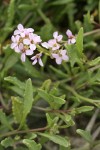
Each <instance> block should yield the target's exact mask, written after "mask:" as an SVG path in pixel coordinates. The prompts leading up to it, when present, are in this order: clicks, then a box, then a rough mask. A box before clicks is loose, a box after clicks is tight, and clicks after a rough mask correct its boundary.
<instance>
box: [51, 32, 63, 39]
mask: <svg viewBox="0 0 100 150" xmlns="http://www.w3.org/2000/svg"><path fill="white" fill-rule="evenodd" d="M53 37H54V39H56V40H57V42H61V40H62V38H63V36H62V35H58V32H57V31H56V32H54V33H53Z"/></svg>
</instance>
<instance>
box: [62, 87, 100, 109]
mask: <svg viewBox="0 0 100 150" xmlns="http://www.w3.org/2000/svg"><path fill="white" fill-rule="evenodd" d="M63 87H64V88H65V89H67V90H68V91H70V92H71V93H73V95H75V96H76V97H78V98H79V99H81V100H83V101H86V102H89V103H91V104H95V105H96V106H97V104H96V103H100V100H94V99H90V98H87V97H84V96H81V95H79V94H78V93H77V92H76V91H75V90H74V89H73V88H72V87H70V86H68V85H67V86H66V85H63Z"/></svg>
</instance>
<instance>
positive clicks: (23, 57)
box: [21, 53, 26, 62]
mask: <svg viewBox="0 0 100 150" xmlns="http://www.w3.org/2000/svg"><path fill="white" fill-rule="evenodd" d="M25 59H26V55H25V53H22V54H21V61H22V62H25Z"/></svg>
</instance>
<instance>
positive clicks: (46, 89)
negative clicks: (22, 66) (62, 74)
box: [41, 79, 51, 92]
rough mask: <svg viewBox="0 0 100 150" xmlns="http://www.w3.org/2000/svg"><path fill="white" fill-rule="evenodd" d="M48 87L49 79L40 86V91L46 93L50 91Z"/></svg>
mask: <svg viewBox="0 0 100 150" xmlns="http://www.w3.org/2000/svg"><path fill="white" fill-rule="evenodd" d="M50 85H51V80H50V79H48V80H45V81H44V82H43V84H42V86H41V89H42V90H45V91H47V92H48V91H49V89H50Z"/></svg>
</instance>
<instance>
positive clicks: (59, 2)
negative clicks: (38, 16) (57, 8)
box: [51, 0, 73, 5]
mask: <svg viewBox="0 0 100 150" xmlns="http://www.w3.org/2000/svg"><path fill="white" fill-rule="evenodd" d="M72 1H73V0H56V1H55V2H52V3H51V4H52V5H65V4H67V3H70V2H72Z"/></svg>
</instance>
